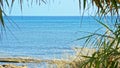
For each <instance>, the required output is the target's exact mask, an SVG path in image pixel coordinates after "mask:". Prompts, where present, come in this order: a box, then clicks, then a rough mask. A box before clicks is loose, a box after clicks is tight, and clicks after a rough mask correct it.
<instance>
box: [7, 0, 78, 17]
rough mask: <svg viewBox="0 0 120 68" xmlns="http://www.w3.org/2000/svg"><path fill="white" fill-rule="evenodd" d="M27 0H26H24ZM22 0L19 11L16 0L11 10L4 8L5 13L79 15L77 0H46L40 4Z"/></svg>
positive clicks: (11, 14)
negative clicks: (30, 3) (21, 7)
mask: <svg viewBox="0 0 120 68" xmlns="http://www.w3.org/2000/svg"><path fill="white" fill-rule="evenodd" d="M26 1H27V0H26ZM26 1H24V3H23V9H22V12H21V9H20V4H19V3H18V0H16V1H15V3H14V5H13V8H12V12H11V13H9V10H8V9H9V8H7V9H6V13H7V15H9V16H21V15H22V16H79V15H80V14H79V4H78V0H47V2H46V4H44V3H41V5H38V4H37V5H36V3H35V2H34V3H33V5H32V6H31V5H29V6H28V4H27V2H26Z"/></svg>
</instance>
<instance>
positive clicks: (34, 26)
mask: <svg viewBox="0 0 120 68" xmlns="http://www.w3.org/2000/svg"><path fill="white" fill-rule="evenodd" d="M9 18H10V19H11V20H13V21H14V23H15V24H14V23H13V22H12V23H10V22H8V20H7V19H6V18H5V22H6V26H7V27H6V31H3V35H2V39H1V42H0V55H1V57H9V56H10V57H34V58H41V59H51V58H61V57H63V56H64V55H65V54H73V53H74V51H73V50H72V48H73V47H77V46H83V41H74V40H76V39H78V38H80V37H82V36H85V34H84V33H83V32H81V31H87V32H93V31H95V30H97V29H98V28H99V27H101V26H100V25H98V23H96V22H95V20H93V19H92V18H91V17H84V18H83V19H82V21H81V18H82V17H79V16H70V17H67V16H61V17H59V16H53V17H50V16H43V17H35V16H33V17H32V16H31V17H28V16H13V17H9ZM16 24H17V25H16Z"/></svg>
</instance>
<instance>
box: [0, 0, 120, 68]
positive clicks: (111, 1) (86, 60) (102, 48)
mask: <svg viewBox="0 0 120 68" xmlns="http://www.w3.org/2000/svg"><path fill="white" fill-rule="evenodd" d="M14 1H15V0H12V1H11V2H10V3H9V1H8V0H4V2H5V3H6V4H7V6H8V7H12V6H13V4H14ZM27 1H29V0H27ZM31 1H32V0H31ZM36 1H39V3H40V2H41V1H42V2H44V3H46V2H45V1H44V0H36ZM4 2H3V0H1V1H0V7H1V8H0V21H1V22H0V23H1V27H2V28H5V22H4V20H3V15H5V16H6V14H5V13H4V11H3V8H4ZM19 3H20V5H21V10H22V3H23V0H19ZM37 3H38V2H37ZM88 6H90V7H88ZM79 7H80V9H81V8H83V10H88V9H89V8H93V7H95V9H96V8H97V9H96V14H95V16H94V17H93V18H94V19H95V20H96V22H97V23H99V24H100V25H102V26H103V28H105V30H104V31H103V32H101V33H97V32H98V31H99V30H100V29H98V30H96V31H95V32H93V33H91V32H87V33H88V35H87V36H85V37H82V38H79V39H77V40H81V39H85V45H84V47H83V48H82V49H83V50H82V49H81V48H80V49H79V50H80V51H79V50H77V53H76V57H75V58H73V59H72V60H70V61H63V60H59V61H58V60H55V61H47V62H49V64H53V66H55V65H54V64H56V65H57V66H58V67H60V68H69V67H70V68H119V67H120V21H119V8H120V0H91V1H89V0H79ZM96 17H97V18H96ZM108 17H110V18H108ZM111 24H112V25H111ZM88 46H91V47H92V49H93V52H92V53H91V52H90V55H84V54H81V51H85V48H87V47H88ZM87 50H89V51H91V49H87ZM89 51H88V52H89ZM10 60H11V59H10ZM25 60H26V59H22V61H21V60H20V62H23V61H24V62H26V61H25ZM2 61H3V60H2ZM4 61H5V62H6V61H8V60H6V59H5V60H4ZM12 62H18V61H16V59H12ZM57 66H56V67H57ZM51 67H52V66H51Z"/></svg>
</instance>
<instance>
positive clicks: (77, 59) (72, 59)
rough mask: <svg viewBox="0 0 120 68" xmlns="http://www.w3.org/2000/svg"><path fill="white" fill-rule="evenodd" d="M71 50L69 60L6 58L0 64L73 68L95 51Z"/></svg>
mask: <svg viewBox="0 0 120 68" xmlns="http://www.w3.org/2000/svg"><path fill="white" fill-rule="evenodd" d="M73 50H74V51H75V55H72V56H69V59H35V58H29V57H7V58H0V62H2V63H7V64H5V65H6V66H9V67H10V66H14V67H13V68H29V66H28V65H25V66H24V65H20V66H18V65H16V64H15V65H10V64H14V63H18V64H19V63H22V64H26V63H35V64H42V63H45V65H48V66H66V65H67V66H72V67H75V65H77V63H78V62H79V63H81V62H83V61H84V60H85V58H84V57H82V56H81V55H92V53H94V52H95V51H96V49H91V48H73ZM88 53H89V54H88ZM0 65H1V64H0ZM3 65H4V64H2V65H1V66H3ZM22 66H23V67H22ZM3 68H4V67H3ZM48 68H49V67H48Z"/></svg>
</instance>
